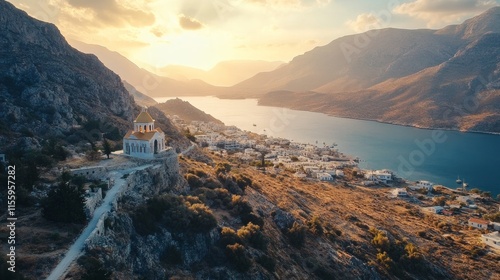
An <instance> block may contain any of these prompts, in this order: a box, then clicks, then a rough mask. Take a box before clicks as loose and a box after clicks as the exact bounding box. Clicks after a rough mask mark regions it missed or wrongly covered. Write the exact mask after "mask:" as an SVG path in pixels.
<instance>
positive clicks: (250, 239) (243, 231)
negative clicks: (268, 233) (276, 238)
mask: <svg viewBox="0 0 500 280" xmlns="http://www.w3.org/2000/svg"><path fill="white" fill-rule="evenodd" d="M237 234H238V237H239V238H240V239H241V240H242V241H243V242H245V243H246V244H251V245H252V247H254V248H256V249H261V250H263V249H265V248H266V246H267V240H266V237H265V236H264V234H262V232H261V231H260V227H259V226H258V225H254V224H252V223H249V224H248V225H246V226H242V227H241V228H240V229H239V230H238V232H237Z"/></svg>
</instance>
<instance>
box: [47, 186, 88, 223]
mask: <svg viewBox="0 0 500 280" xmlns="http://www.w3.org/2000/svg"><path fill="white" fill-rule="evenodd" d="M83 194H84V192H83V190H82V189H80V188H78V187H75V186H73V185H70V184H68V183H61V184H59V185H58V186H57V187H53V188H52V189H51V190H50V192H49V194H48V196H47V198H45V199H44V200H43V201H42V215H43V216H44V217H45V218H46V219H48V220H52V221H56V222H63V223H84V222H85V220H86V215H85V211H84V207H85V205H84V197H83Z"/></svg>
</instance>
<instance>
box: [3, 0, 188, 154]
mask: <svg viewBox="0 0 500 280" xmlns="http://www.w3.org/2000/svg"><path fill="white" fill-rule="evenodd" d="M0 10H1V11H2V13H1V14H0V26H2V28H1V29H0V127H2V129H1V130H0V150H1V151H4V150H8V147H12V146H16V145H17V146H19V147H20V148H22V149H25V150H27V149H37V148H39V147H40V141H41V140H43V139H47V138H59V139H63V140H66V139H67V138H68V137H70V136H72V135H73V136H74V137H73V138H75V137H76V138H78V139H81V138H82V137H81V134H82V133H83V134H91V133H92V131H91V128H90V126H87V124H89V123H97V124H98V125H97V127H95V128H97V129H99V132H100V133H114V134H116V135H114V136H116V138H117V140H119V139H121V138H120V137H121V135H124V133H125V132H126V130H128V129H130V127H131V123H132V121H133V119H134V118H135V116H137V114H138V113H139V112H140V108H139V107H138V106H137V105H136V104H135V102H134V100H133V97H132V96H131V95H130V94H129V93H128V92H127V90H126V89H125V88H124V86H123V84H122V81H121V79H120V77H119V76H118V75H116V74H115V73H113V72H112V71H111V70H109V69H108V68H106V67H105V66H104V65H103V64H102V63H101V62H100V61H99V60H98V59H97V57H95V56H94V55H89V54H83V53H81V52H79V51H77V50H75V49H74V48H73V47H71V46H70V45H69V44H68V43H67V42H66V40H65V39H64V37H63V36H62V35H61V34H60V32H59V31H58V29H57V28H56V27H55V26H54V25H52V24H48V23H45V22H41V21H38V20H36V19H33V18H31V17H29V16H28V15H27V14H26V13H25V12H23V11H20V10H18V9H16V8H15V7H14V6H13V5H12V4H10V3H8V2H6V1H0ZM153 114H156V115H157V117H158V118H157V119H158V120H159V119H161V120H162V121H163V123H158V125H159V126H161V127H162V128H164V129H165V130H167V131H169V132H170V133H171V134H170V135H169V137H170V139H172V140H174V141H178V142H179V143H184V142H183V141H186V139H185V138H183V137H182V135H180V134H179V133H178V132H177V130H176V129H175V127H174V126H173V125H172V124H170V122H169V121H168V119H166V118H165V117H164V116H163V114H161V113H160V112H159V111H157V112H153ZM87 128H88V129H87ZM85 129H87V130H89V131H86V132H87V133H85V131H82V130H85ZM97 138H99V137H97ZM78 139H76V141H78ZM96 140H99V139H96ZM184 144H186V145H188V144H187V143H184Z"/></svg>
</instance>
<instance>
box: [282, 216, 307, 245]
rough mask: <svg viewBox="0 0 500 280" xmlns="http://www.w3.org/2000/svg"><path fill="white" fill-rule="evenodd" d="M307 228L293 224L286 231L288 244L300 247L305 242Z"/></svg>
mask: <svg viewBox="0 0 500 280" xmlns="http://www.w3.org/2000/svg"><path fill="white" fill-rule="evenodd" d="M306 230H307V228H306V227H305V226H303V225H301V224H299V223H297V222H294V223H293V225H292V227H291V228H289V229H288V231H287V233H286V235H287V237H288V240H289V241H290V244H292V245H293V246H295V247H301V246H302V245H304V242H305V240H306Z"/></svg>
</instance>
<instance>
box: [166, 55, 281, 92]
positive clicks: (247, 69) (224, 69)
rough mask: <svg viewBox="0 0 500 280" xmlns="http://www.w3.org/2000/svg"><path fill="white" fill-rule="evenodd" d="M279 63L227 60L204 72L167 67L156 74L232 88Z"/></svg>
mask: <svg viewBox="0 0 500 280" xmlns="http://www.w3.org/2000/svg"><path fill="white" fill-rule="evenodd" d="M282 64H283V62H280V61H262V60H229V61H222V62H219V63H217V64H216V65H215V66H214V67H213V68H212V69H210V70H208V71H205V70H201V69H197V68H192V67H187V66H181V65H168V66H166V67H163V68H161V69H159V70H158V72H157V74H160V75H161V76H166V77H169V78H172V79H176V80H185V81H188V80H192V79H198V80H202V81H205V82H207V83H209V84H212V85H217V86H232V85H234V84H236V83H239V82H241V81H243V80H246V79H248V78H250V77H252V76H254V75H256V74H257V73H260V72H267V71H272V70H274V69H276V68H278V67H279V66H280V65H282Z"/></svg>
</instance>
